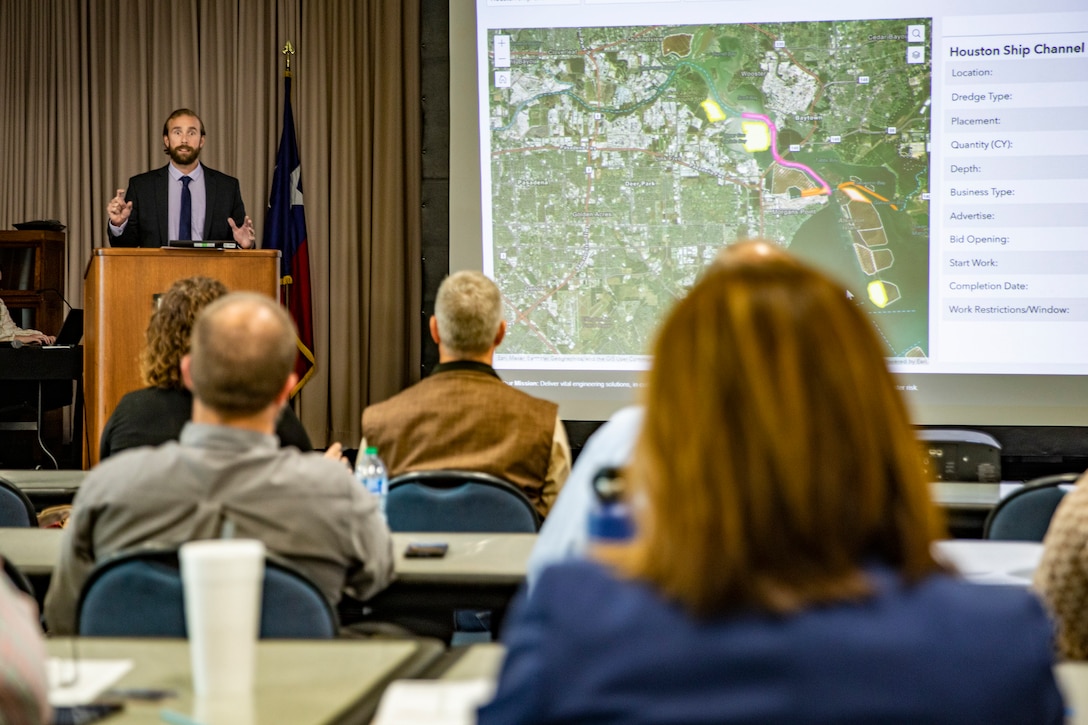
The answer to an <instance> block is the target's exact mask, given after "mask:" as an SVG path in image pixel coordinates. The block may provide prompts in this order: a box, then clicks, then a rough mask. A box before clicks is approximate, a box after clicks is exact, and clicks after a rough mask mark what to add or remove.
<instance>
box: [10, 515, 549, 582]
mask: <svg viewBox="0 0 1088 725" xmlns="http://www.w3.org/2000/svg"><path fill="white" fill-rule="evenodd" d="M63 535H64V531H63V530H62V529H32V528H0V554H3V555H4V556H6V557H7V558H8V559H10V560H11V562H12V563H13V564H15V565H16V566H17V567H19V569H20V570H22V571H23V573H24V574H38V575H51V574H52V573H53V567H54V566H55V565H56V562H57V559H58V558H59V556H60V546H61V538H62V537H63ZM438 541H441V542H445V543H447V544H449V551H448V553H447V554H446V556H444V557H442V558H440V559H438V558H434V559H413V558H408V557H406V556H405V555H404V552H405V549H407V547H408V544H409V543H416V542H438ZM535 542H536V534H463V533H440V534H436V533H410V532H398V533H394V534H393V550H394V553H395V554H396V556H395V558H394V564H393V567H394V570H395V571H396V573H397V580H398V581H399V582H403V583H406V584H468V585H489V584H498V585H508V584H515V585H516V584H520V583H521V582H522V581H523V580H524V579H525V566H526V562H527V560H528V558H529V552H530V551H531V550H532V548H533V544H534V543H535Z"/></svg>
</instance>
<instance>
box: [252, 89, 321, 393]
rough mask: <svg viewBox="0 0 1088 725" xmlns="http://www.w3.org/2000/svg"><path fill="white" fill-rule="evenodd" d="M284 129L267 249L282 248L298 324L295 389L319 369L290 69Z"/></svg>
mask: <svg viewBox="0 0 1088 725" xmlns="http://www.w3.org/2000/svg"><path fill="white" fill-rule="evenodd" d="M283 97H284V101H283V135H282V136H281V137H280V146H279V150H278V151H277V152H276V169H275V171H274V172H273V173H272V195H271V197H270V198H269V200H268V217H267V218H266V219H265V225H264V244H263V247H264V248H265V249H278V250H280V252H281V253H282V256H281V257H280V285H281V286H282V287H283V302H284V304H285V305H286V306H287V309H288V310H289V311H290V313H291V317H293V318H294V320H295V325H297V326H298V352H299V356H298V360H297V361H296V362H295V372H297V373H298V385H296V386H295V389H294V390H293V391H292V392H291V395H295V394H296V393H298V391H299V390H301V389H302V386H303V385H305V384H306V383H307V382H308V381H309V379H310V378H311V377H312V376H313V374H314V365H315V363H314V353H313V349H314V318H313V311H312V304H311V300H310V253H309V250H308V248H307V246H306V212H305V210H304V208H303V206H302V166H301V164H300V162H299V158H298V144H297V143H296V142H295V118H294V115H293V114H292V113H291V74H290V71H288V73H287V75H286V77H285V78H284V94H283Z"/></svg>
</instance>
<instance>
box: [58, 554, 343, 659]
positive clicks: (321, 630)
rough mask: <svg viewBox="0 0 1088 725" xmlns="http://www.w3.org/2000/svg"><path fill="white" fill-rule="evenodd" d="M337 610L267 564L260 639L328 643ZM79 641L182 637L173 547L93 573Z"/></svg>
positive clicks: (293, 573)
mask: <svg viewBox="0 0 1088 725" xmlns="http://www.w3.org/2000/svg"><path fill="white" fill-rule="evenodd" d="M339 629H340V621H339V618H338V617H337V615H336V610H335V609H334V608H333V607H332V605H331V604H330V603H329V601H328V600H327V599H326V598H325V595H324V594H322V592H321V590H320V589H318V587H317V585H316V584H314V583H313V582H312V581H311V580H310V579H309V578H308V577H306V576H305V575H304V574H302V573H301V572H299V571H298V570H297V569H295V568H294V567H293V566H292V565H291V564H290V563H288V562H286V561H285V560H283V559H282V558H280V557H277V556H275V555H272V554H268V555H267V556H266V558H265V571H264V585H263V591H262V594H261V628H260V636H261V639H331V638H333V637H335V636H336V635H337V632H338V631H339ZM78 631H79V633H80V634H81V635H85V636H94V637H185V636H186V628H185V598H184V590H183V588H182V582H181V567H180V565H179V562H178V550H177V547H170V548H158V547H147V548H141V549H135V550H130V551H124V552H120V553H118V554H116V555H114V556H112V557H110V558H109V559H107V560H105V561H104V562H102V563H101V564H99V565H98V566H97V567H95V569H94V571H93V572H91V576H90V577H88V579H87V582H86V583H85V584H84V585H83V591H82V592H81V593H80V598H79V625H78Z"/></svg>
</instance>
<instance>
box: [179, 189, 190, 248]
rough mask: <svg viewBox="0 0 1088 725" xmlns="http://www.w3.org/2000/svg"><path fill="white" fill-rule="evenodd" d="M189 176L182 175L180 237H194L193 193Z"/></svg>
mask: <svg viewBox="0 0 1088 725" xmlns="http://www.w3.org/2000/svg"><path fill="white" fill-rule="evenodd" d="M190 181H192V179H191V178H190V177H188V176H183V177H181V218H180V219H179V220H178V239H192V238H193V195H192V194H190V193H189V182H190Z"/></svg>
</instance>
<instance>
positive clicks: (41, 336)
mask: <svg viewBox="0 0 1088 725" xmlns="http://www.w3.org/2000/svg"><path fill="white" fill-rule="evenodd" d="M55 340H56V338H55V337H53V336H52V335H46V334H45V333H43V332H39V331H37V330H24V329H23V328H21V327H19V326H18V325H16V324H15V320H13V319H11V313H10V312H9V311H8V306H7V305H5V304H4V301H3V300H0V342H21V343H23V344H25V345H52V344H53V342H54V341H55Z"/></svg>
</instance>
